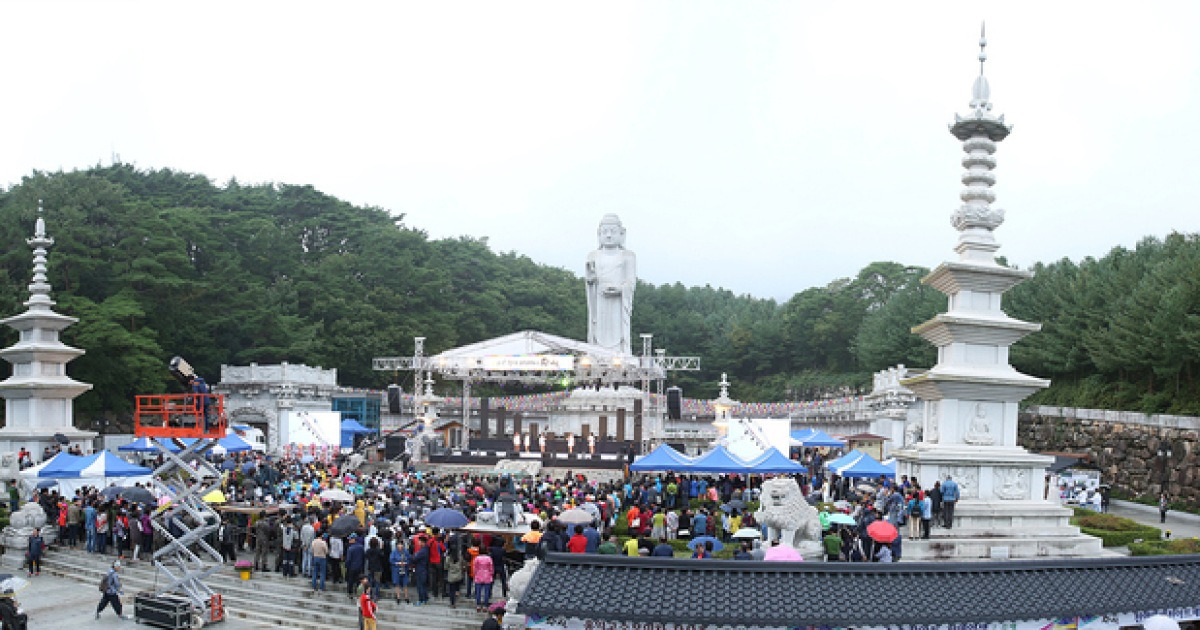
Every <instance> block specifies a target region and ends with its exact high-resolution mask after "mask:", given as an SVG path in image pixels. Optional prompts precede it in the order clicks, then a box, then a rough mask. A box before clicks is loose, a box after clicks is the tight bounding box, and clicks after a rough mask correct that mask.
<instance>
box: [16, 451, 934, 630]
mask: <svg viewBox="0 0 1200 630" xmlns="http://www.w3.org/2000/svg"><path fill="white" fill-rule="evenodd" d="M235 463H236V465H232V466H224V467H223V468H229V470H225V471H224V472H223V473H222V475H223V477H222V480H221V489H222V490H223V492H224V494H225V496H226V498H227V500H228V504H227V505H225V506H221V507H220V508H219V509H220V510H221V512H220V513H221V514H222V516H221V518H220V521H219V522H218V523H213V524H214V525H216V527H215V528H214V531H213V533H212V534H211V540H210V542H211V543H212V544H213V546H214V548H217V549H219V550H220V552H221V555H222V558H223V559H224V560H225V561H226V562H231V563H233V562H237V560H238V558H239V557H243V558H245V556H249V558H250V559H251V562H252V563H253V566H254V568H255V569H257V570H259V571H275V572H279V573H280V574H282V575H283V576H284V577H295V578H300V579H306V580H308V584H309V585H310V586H311V588H312V590H313V591H327V590H337V589H344V591H345V593H346V596H347V597H350V598H355V599H357V600H358V603H359V606H360V610H361V611H362V612H363V614H364V618H365V616H366V615H367V614H371V615H373V614H375V612H374V611H375V609H374V608H373V607H374V606H377V602H378V601H379V600H380V599H381V598H383V599H390V600H393V601H394V602H395V603H396V604H397V605H411V606H423V605H426V604H427V603H429V602H430V601H431V600H435V599H437V600H441V601H443V602H445V603H447V604H448V605H450V606H451V607H458V606H460V605H466V606H474V607H475V609H476V610H477V611H479V612H487V611H488V610H490V609H491V608H492V607H493V605H494V604H495V603H497V602H503V601H504V600H505V599H507V597H508V579H509V577H510V576H511V574H512V573H513V572H514V571H515V570H517V569H518V568H519V567H520V566H521V565H522V563H523V562H524V560H525V559H526V558H528V557H534V556H537V555H541V554H544V553H546V552H569V553H599V554H625V555H630V556H651V557H655V556H674V555H677V553H683V552H678V551H677V549H676V547H674V546H672V545H671V543H670V541H673V540H680V539H684V540H686V539H693V540H694V539H697V538H700V537H712V539H708V542H707V543H706V544H697V545H694V546H693V549H692V551H691V553H690V555H691V557H696V558H712V557H732V558H734V559H743V560H745V559H759V560H761V559H763V558H764V556H765V555H766V552H767V551H768V550H769V548H770V547H771V546H772V545H774V544H778V541H772V540H769V539H767V538H766V533H767V530H766V529H765V528H764V527H762V525H761V524H760V523H758V522H757V521H756V516H755V511H754V505H755V503H756V501H757V499H758V491H759V490H758V482H759V478H755V477H752V478H751V479H753V481H751V480H748V479H747V478H746V477H745V476H741V475H711V476H706V475H679V474H674V473H654V474H645V475H641V476H627V477H624V478H620V477H615V478H612V479H609V480H600V479H594V478H593V479H589V478H588V477H587V476H585V475H582V474H570V473H568V474H566V475H564V476H562V477H559V478H553V477H548V476H544V477H537V478H535V477H525V478H513V477H510V476H500V475H476V474H466V473H460V474H436V473H423V472H419V471H415V470H408V471H403V472H395V471H393V472H375V473H360V472H358V471H353V470H345V469H344V468H342V467H339V465H337V464H336V463H329V464H326V463H322V462H319V461H318V462H311V463H301V462H300V461H297V460H290V459H285V460H279V459H271V458H265V457H263V456H261V454H258V455H250V456H243V455H239V456H237V459H236V461H235ZM816 470H820V468H819V467H818V468H816ZM860 481H861V480H860ZM797 482H798V483H799V485H800V487H801V489H802V492H804V493H805V495H806V496H807V497H808V499H809V502H810V503H814V504H820V505H821V506H822V508H823V509H822V510H821V512H820V518H821V524H822V528H823V530H824V531H823V543H824V550H825V553H826V556H827V560H830V561H880V562H886V561H897V560H899V559H900V557H901V555H902V550H901V543H900V541H901V540H902V539H903V538H904V537H905V536H896V537H895V540H892V541H888V542H887V543H886V544H885V543H882V542H880V541H878V540H876V539H875V538H872V537H871V536H870V535H869V534H868V532H867V530H868V528H869V527H870V525H871V523H873V522H875V521H878V520H886V521H887V522H889V523H891V524H892V525H894V526H895V527H896V528H898V529H900V530H901V531H903V528H904V527H905V526H907V537H908V538H928V537H929V532H930V528H931V527H932V526H934V524H935V523H936V524H939V525H941V526H945V527H950V526H951V525H952V523H953V507H954V503H955V502H956V500H957V486H956V485H955V484H954V482H953V480H949V479H947V480H945V481H939V482H938V483H936V484H934V486H933V488H931V489H929V490H928V491H926V490H925V489H923V488H922V487H921V486H920V484H918V483H917V482H916V481H915V480H909V479H907V478H901V479H899V480H896V481H892V480H889V479H883V478H881V479H879V480H877V481H876V482H875V483H873V484H871V485H870V486H867V485H862V484H861V483H858V482H855V481H852V480H848V479H839V478H837V477H836V476H834V477H829V478H826V477H824V476H816V477H809V476H806V475H805V476H798V477H797ZM108 490H111V489H91V488H85V489H83V490H80V491H78V492H76V493H75V494H74V495H73V496H61V495H59V494H58V493H57V492H53V491H44V490H39V491H37V494H36V496H35V497H34V499H35V500H36V501H37V502H38V503H39V504H41V505H42V507H43V509H44V510H45V512H46V515H47V520H48V523H51V524H55V525H57V527H58V534H59V536H58V539H59V544H62V545H64V546H67V547H70V548H76V547H79V546H82V547H83V548H84V550H85V551H86V552H88V553H96V554H113V555H114V556H116V557H119V558H125V559H126V561H127V562H138V561H144V560H146V559H148V558H149V557H150V555H151V554H152V553H153V552H154V550H156V549H158V548H160V547H161V546H162V544H163V542H164V539H163V534H162V532H161V531H159V530H158V529H156V528H155V526H154V523H153V519H152V510H153V509H154V506H150V505H142V504H138V503H134V502H129V501H126V500H125V499H123V498H121V496H120V495H119V494H117V493H111V492H107V491H108ZM331 490H340V491H343V492H345V493H348V495H349V497H350V500H348V501H345V500H328V498H322V495H323V494H324V495H326V497H328V495H329V493H328V491H331ZM502 497H503V498H506V500H508V501H515V502H516V503H517V504H518V505H519V506H520V507H521V509H522V511H523V512H524V513H531V514H534V515H536V516H537V517H538V518H537V519H534V520H535V521H536V522H534V523H533V524H532V525H531V530H530V531H529V532H528V533H527V534H525V535H523V536H519V537H518V536H512V535H502V534H501V533H499V532H495V531H494V530H493V531H492V532H490V533H489V532H487V531H481V532H470V531H464V530H461V529H456V528H453V529H442V528H438V527H431V526H428V525H427V524H426V523H425V517H426V516H427V515H428V514H429V513H430V512H432V511H433V510H435V509H438V508H442V507H447V508H452V509H454V510H458V511H461V512H462V513H463V515H464V516H465V517H466V518H467V519H468V520H475V518H476V516H477V515H478V514H479V513H480V512H483V511H490V510H493V509H494V508H495V506H496V503H497V501H499V500H500V499H501V498H502ZM343 498H344V497H343ZM571 508H580V509H583V510H585V511H588V512H590V513H591V514H592V515H593V518H592V519H590V522H585V523H577V524H567V523H564V522H562V521H560V520H558V519H557V517H558V516H559V515H560V514H562V513H563V512H565V511H566V510H569V509H571ZM838 513H842V514H845V515H848V516H849V517H850V519H852V520H853V524H849V523H847V524H838V523H836V522H832V521H831V519H832V517H833V515H834V514H838ZM833 520H840V521H843V522H845V520H846V519H845V517H842V518H841V519H833ZM747 528H750V529H758V530H760V531H761V532H762V535H761V536H756V537H754V538H755V540H735V539H734V534H735V533H737V532H739V531H742V530H745V529H747ZM760 540H761V542H760ZM714 541H715V542H716V543H717V545H718V546H719V545H720V543H722V542H723V543H733V544H732V547H733V549H732V550H731V552H732V553H726V554H722V555H717V554H716V553H715V548H714ZM31 544H32V543H31ZM31 570H34V569H33V568H32V565H31ZM364 596H365V599H364Z"/></svg>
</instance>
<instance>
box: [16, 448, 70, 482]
mask: <svg viewBox="0 0 1200 630" xmlns="http://www.w3.org/2000/svg"><path fill="white" fill-rule="evenodd" d="M80 459H83V457H81V456H79V455H71V454H70V453H65V452H64V453H59V454H57V455H55V456H54V457H51V458H50V459H47V460H46V461H44V462H42V463H40V464H38V465H37V466H31V467H29V468H26V469H25V470H22V471H21V477H23V478H25V479H35V478H39V477H42V471H43V470H46V469H50V470H54V469H56V468H66V467H68V466H70V465H71V464H72V462H75V461H77V460H80ZM34 483H37V482H34Z"/></svg>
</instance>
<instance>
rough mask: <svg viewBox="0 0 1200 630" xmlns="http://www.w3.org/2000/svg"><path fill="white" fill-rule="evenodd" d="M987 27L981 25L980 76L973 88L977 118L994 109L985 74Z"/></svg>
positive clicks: (972, 93) (973, 107) (973, 104)
mask: <svg viewBox="0 0 1200 630" xmlns="http://www.w3.org/2000/svg"><path fill="white" fill-rule="evenodd" d="M985 27H986V25H984V24H980V26H979V78H977V79H975V87H974V89H972V90H971V109H972V110H974V111H975V117H976V118H983V117H984V116H986V115H987V113H988V112H990V111H991V110H992V104H991V103H990V102H989V101H988V99H989V98H991V92H992V90H991V87H990V86H988V80H987V77H985V76H983V64H984V62H985V61H987V37H986V31H985Z"/></svg>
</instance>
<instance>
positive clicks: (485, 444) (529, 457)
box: [429, 438, 638, 470]
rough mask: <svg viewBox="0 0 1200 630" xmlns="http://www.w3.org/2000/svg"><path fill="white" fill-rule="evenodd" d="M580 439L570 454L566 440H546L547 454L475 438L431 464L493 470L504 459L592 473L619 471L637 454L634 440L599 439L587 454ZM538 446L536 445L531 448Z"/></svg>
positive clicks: (434, 458) (434, 457)
mask: <svg viewBox="0 0 1200 630" xmlns="http://www.w3.org/2000/svg"><path fill="white" fill-rule="evenodd" d="M580 442H581V441H580V440H577V441H576V444H575V445H576V449H575V450H574V452H568V450H567V441H566V440H563V439H549V440H546V452H544V453H543V452H541V451H540V450H531V451H529V452H526V451H524V450H522V451H520V452H517V451H514V450H512V447H513V444H512V440H511V439H504V438H491V439H484V438H474V439H472V440H471V447H470V449H466V450H447V451H443V452H441V453H436V454H431V455H430V456H429V463H431V464H438V465H452V466H469V467H473V468H482V467H489V468H490V467H493V466H495V465H496V463H497V462H499V461H501V460H514V461H533V462H538V463H540V464H541V466H542V468H570V469H593V470H620V469H621V468H623V467H624V466H625V464H627V463H629V453H630V451H631V450H632V451H633V452H634V453H635V455H636V453H637V452H638V449H637V445H636V444H635V443H634V442H631V441H625V442H617V441H613V440H599V441H597V442H596V452H595V454H592V453H590V452H588V451H587V444H586V443H584V444H583V452H580V449H579V448H578V447H579V446H580ZM531 446H536V445H531Z"/></svg>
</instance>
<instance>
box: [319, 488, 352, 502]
mask: <svg viewBox="0 0 1200 630" xmlns="http://www.w3.org/2000/svg"><path fill="white" fill-rule="evenodd" d="M321 499H322V500H324V501H342V502H343V503H348V502H350V501H353V500H354V495H352V494H350V493H349V492H346V491H345V490H341V489H338V488H330V489H328V490H325V491H324V492H322V493H321Z"/></svg>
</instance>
